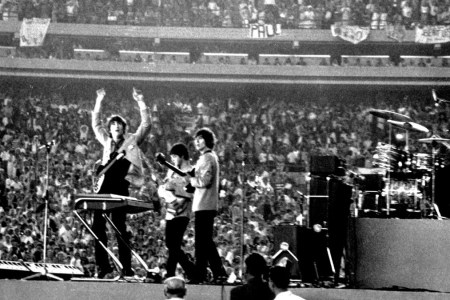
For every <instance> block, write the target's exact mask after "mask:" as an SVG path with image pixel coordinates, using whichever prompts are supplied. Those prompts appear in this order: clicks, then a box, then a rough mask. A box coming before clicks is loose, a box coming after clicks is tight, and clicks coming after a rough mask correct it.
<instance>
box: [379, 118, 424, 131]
mask: <svg viewBox="0 0 450 300" xmlns="http://www.w3.org/2000/svg"><path fill="white" fill-rule="evenodd" d="M388 123H390V124H392V125H394V126H396V127H400V128H402V129H405V130H410V131H416V132H424V133H427V132H429V130H428V128H426V127H425V126H423V125H420V124H418V123H415V122H400V121H394V120H388Z"/></svg>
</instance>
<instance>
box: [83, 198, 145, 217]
mask: <svg viewBox="0 0 450 300" xmlns="http://www.w3.org/2000/svg"><path fill="white" fill-rule="evenodd" d="M75 209H82V210H102V211H105V212H109V211H111V210H116V209H121V210H122V209H124V210H126V212H127V213H128V214H136V213H140V212H144V211H147V210H151V209H153V204H152V203H149V202H145V201H142V200H139V199H136V198H134V197H127V196H120V195H115V194H77V195H75Z"/></svg>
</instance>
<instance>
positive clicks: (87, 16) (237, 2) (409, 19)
mask: <svg viewBox="0 0 450 300" xmlns="http://www.w3.org/2000/svg"><path fill="white" fill-rule="evenodd" d="M0 11H1V14H0V16H1V18H2V19H3V20H22V19H23V18H32V17H37V18H50V19H51V21H52V22H67V23H82V24H118V25H133V26H186V27H235V28H241V27H248V26H249V24H252V23H257V22H264V23H266V24H267V23H268V24H274V25H276V24H281V27H282V28H284V29H299V28H300V29H302V28H304V29H316V28H317V29H329V28H330V25H331V24H334V23H342V24H345V25H358V26H368V27H370V28H371V29H373V30H384V29H385V28H386V26H387V24H389V23H391V24H403V25H405V27H406V28H407V29H412V28H414V26H416V25H419V24H420V25H448V24H450V5H449V3H448V1H446V0H420V1H419V0H402V1H400V0H394V1H385V0H320V1H312V0H296V1H294V0H197V1H195V0H190V1H176V0H170V1H169V0H164V1H161V0H152V1H138V0H127V1H106V0H104V1H102V0H97V1H94V0H35V1H21V0H3V1H1V3H0Z"/></svg>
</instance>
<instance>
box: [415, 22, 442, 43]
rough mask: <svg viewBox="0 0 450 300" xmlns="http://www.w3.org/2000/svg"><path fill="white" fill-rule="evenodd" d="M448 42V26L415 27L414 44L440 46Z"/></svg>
mask: <svg viewBox="0 0 450 300" xmlns="http://www.w3.org/2000/svg"><path fill="white" fill-rule="evenodd" d="M447 42H450V26H424V27H422V28H420V27H419V26H417V27H416V43H421V44H441V43H447Z"/></svg>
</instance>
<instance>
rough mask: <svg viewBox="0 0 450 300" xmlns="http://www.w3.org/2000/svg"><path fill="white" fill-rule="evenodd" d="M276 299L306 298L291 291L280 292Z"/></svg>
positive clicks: (299, 299)
mask: <svg viewBox="0 0 450 300" xmlns="http://www.w3.org/2000/svg"><path fill="white" fill-rule="evenodd" d="M274 300H305V299H304V298H302V297H300V296H297V295H294V294H292V292H291V291H286V292H281V293H279V294H278V295H277V296H276V297H275V299H274Z"/></svg>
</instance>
